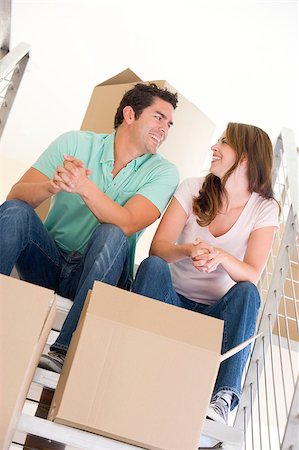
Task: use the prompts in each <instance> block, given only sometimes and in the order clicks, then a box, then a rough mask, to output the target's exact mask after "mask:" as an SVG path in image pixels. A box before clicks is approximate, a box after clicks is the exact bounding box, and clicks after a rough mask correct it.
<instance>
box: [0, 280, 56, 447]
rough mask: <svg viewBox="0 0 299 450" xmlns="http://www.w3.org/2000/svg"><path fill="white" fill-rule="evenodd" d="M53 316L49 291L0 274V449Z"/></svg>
mask: <svg viewBox="0 0 299 450" xmlns="http://www.w3.org/2000/svg"><path fill="white" fill-rule="evenodd" d="M54 317H55V297H54V293H53V291H50V290H49V289H44V288H42V287H39V286H35V285H33V284H30V283H26V282H24V281H20V280H17V279H15V278H12V277H7V276H5V275H0V361H1V363H0V448H1V450H6V449H8V448H9V446H10V443H11V440H12V437H13V434H14V431H15V426H16V424H17V421H18V418H19V416H20V414H21V411H22V408H23V405H24V401H25V399H26V395H27V392H28V389H29V387H30V383H31V381H32V377H33V374H34V371H35V369H36V367H37V364H38V361H39V358H40V355H41V353H42V351H43V348H44V346H45V343H46V340H47V337H48V334H49V332H50V330H51V325H52V323H53V320H54Z"/></svg>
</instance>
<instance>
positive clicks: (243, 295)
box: [132, 256, 260, 409]
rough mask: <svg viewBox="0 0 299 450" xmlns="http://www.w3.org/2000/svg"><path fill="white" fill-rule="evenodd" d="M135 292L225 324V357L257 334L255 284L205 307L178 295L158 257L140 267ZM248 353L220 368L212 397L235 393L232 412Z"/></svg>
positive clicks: (240, 287)
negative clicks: (225, 391) (223, 392)
mask: <svg viewBox="0 0 299 450" xmlns="http://www.w3.org/2000/svg"><path fill="white" fill-rule="evenodd" d="M199 289H200V286H199ZM132 291H133V292H136V293H138V294H141V295H145V296H147V297H151V298H153V299H156V300H160V301H163V302H165V303H169V304H171V305H175V306H179V307H181V308H186V309H189V310H191V311H195V312H199V313H202V314H206V315H208V316H212V317H216V318H217V319H222V320H224V331H223V340H222V349H221V353H222V354H223V353H225V352H227V351H228V350H230V349H231V348H233V347H235V346H236V345H238V344H240V343H242V342H243V341H246V340H247V339H249V338H250V337H251V336H252V335H253V334H254V331H255V324H256V319H257V314H258V310H259V306H260V296H259V293H258V290H257V288H256V286H255V285H254V284H252V283H249V282H244V281H243V282H241V283H237V284H235V285H234V286H233V287H232V288H231V289H230V290H229V291H228V292H227V293H226V294H225V295H224V296H223V297H222V298H221V299H220V300H218V301H217V302H216V303H214V304H213V305H204V304H202V303H197V302H195V301H193V300H188V299H187V298H185V297H184V296H182V295H180V294H178V293H177V292H176V291H175V290H174V287H173V284H172V279H171V274H170V270H169V266H168V264H167V263H166V262H165V261H164V260H163V259H161V258H159V257H157V256H151V257H149V258H147V259H145V260H144V261H143V262H142V263H141V265H140V267H139V269H138V272H137V274H136V278H135V281H134V283H133V287H132ZM249 352H250V346H249V345H248V346H247V347H246V348H245V349H243V350H241V351H239V352H238V353H236V354H235V355H233V356H231V357H230V358H228V359H227V360H225V361H223V362H222V363H221V364H220V368H219V372H218V376H217V380H216V384H215V387H214V391H213V396H215V394H217V392H219V391H222V390H229V391H232V392H233V394H234V396H233V400H232V404H231V409H233V408H234V407H235V406H236V405H237V404H238V402H239V399H240V391H241V380H242V373H243V369H244V366H245V364H246V361H247V358H248V355H249Z"/></svg>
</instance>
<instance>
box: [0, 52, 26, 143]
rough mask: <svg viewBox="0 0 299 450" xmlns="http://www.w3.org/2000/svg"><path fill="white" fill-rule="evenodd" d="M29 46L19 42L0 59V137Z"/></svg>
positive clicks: (23, 70) (21, 75) (20, 78)
mask: <svg viewBox="0 0 299 450" xmlns="http://www.w3.org/2000/svg"><path fill="white" fill-rule="evenodd" d="M29 50H30V46H29V45H28V44H25V43H21V44H19V45H18V46H17V47H15V48H14V49H13V50H11V51H9V52H7V53H6V54H5V55H4V56H3V58H2V59H0V138H1V135H2V133H3V130H4V127H5V125H6V122H7V119H8V115H9V113H10V110H11V108H12V105H13V102H14V100H15V97H16V94H17V92H18V88H19V85H20V83H21V80H22V77H23V75H24V72H25V69H26V66H27V63H28V59H29Z"/></svg>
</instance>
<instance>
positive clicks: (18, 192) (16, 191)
mask: <svg viewBox="0 0 299 450" xmlns="http://www.w3.org/2000/svg"><path fill="white" fill-rule="evenodd" d="M52 195H53V192H52V188H51V182H50V180H48V181H43V182H41V183H22V182H21V183H17V184H15V185H14V186H13V187H12V189H11V191H10V192H9V194H8V196H7V200H23V201H24V202H26V203H28V204H29V205H31V206H32V207H33V208H37V206H39V205H40V204H41V203H42V202H43V201H44V200H46V199H47V198H49V197H51V196H52Z"/></svg>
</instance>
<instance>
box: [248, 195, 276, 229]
mask: <svg viewBox="0 0 299 450" xmlns="http://www.w3.org/2000/svg"><path fill="white" fill-rule="evenodd" d="M278 226H279V207H278V204H277V202H276V201H275V200H273V199H269V200H268V199H262V202H261V204H260V207H259V211H258V215H257V219H256V221H255V223H254V225H253V229H252V230H257V229H258V228H264V227H275V228H278Z"/></svg>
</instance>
